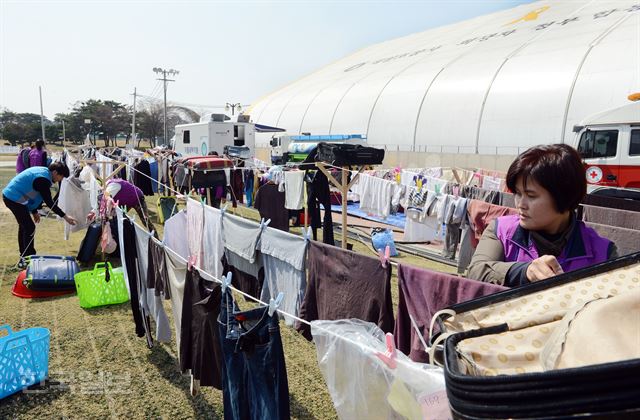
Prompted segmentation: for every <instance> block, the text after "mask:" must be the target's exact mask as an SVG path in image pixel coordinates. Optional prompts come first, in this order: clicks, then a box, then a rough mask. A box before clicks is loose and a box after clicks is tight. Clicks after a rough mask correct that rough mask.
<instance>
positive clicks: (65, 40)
mask: <svg viewBox="0 0 640 420" xmlns="http://www.w3.org/2000/svg"><path fill="white" fill-rule="evenodd" d="M530 2H531V1H528V0H527V1H524V0H520V1H518V0H494V1H484V0H466V1H455V0H450V1H116V0H111V1H88V0H75V1H70V0H68V1H55V0H53V1H42V0H41V1H28V0H20V1H12V0H0V107H3V108H8V109H11V110H13V111H17V112H35V113H37V112H39V101H38V86H39V85H42V89H43V101H44V113H45V115H47V116H49V117H51V118H52V117H53V116H54V114H55V113H57V112H67V111H68V110H69V109H70V107H71V106H72V104H73V103H74V102H75V101H77V100H86V99H89V98H96V99H112V100H116V101H119V102H123V103H129V104H130V103H132V96H131V95H130V93H132V92H133V88H134V87H136V88H137V90H138V93H141V94H143V95H147V96H153V97H156V98H160V99H161V98H162V91H161V89H160V86H159V84H158V82H157V81H156V75H155V74H154V73H153V71H152V69H153V68H154V67H164V68H167V69H169V68H174V69H177V70H180V74H179V75H178V76H176V77H175V79H176V82H173V83H170V84H169V87H168V94H167V95H168V100H169V101H175V102H177V103H183V104H193V106H192V107H193V108H194V109H196V110H199V111H204V108H203V107H200V106H198V105H208V106H211V105H218V104H224V103H226V102H232V103H235V102H240V103H242V104H250V103H251V102H252V101H255V100H256V99H258V98H260V97H261V96H263V95H265V94H267V93H269V92H271V91H274V90H275V89H277V88H279V87H281V86H284V85H286V84H287V83H289V82H292V81H294V80H296V79H299V78H300V77H303V76H305V75H307V74H309V73H311V72H313V71H315V70H317V69H319V68H320V67H322V66H324V65H326V64H328V63H330V62H332V61H334V60H336V59H338V58H341V57H344V56H346V55H349V54H350V53H352V52H354V51H357V50H358V49H360V48H363V47H366V46H368V45H371V44H374V43H377V42H381V41H386V40H389V39H393V38H397V37H400V36H404V35H409V34H412V33H416V32H421V31H424V30H427V29H430V28H434V27H438V26H442V25H446V24H449V23H454V22H459V21H463V20H465V19H469V18H472V17H475V16H480V15H484V14H488V13H492V12H496V11H499V10H504V9H509V8H512V7H515V6H517V5H520V4H523V3H530Z"/></svg>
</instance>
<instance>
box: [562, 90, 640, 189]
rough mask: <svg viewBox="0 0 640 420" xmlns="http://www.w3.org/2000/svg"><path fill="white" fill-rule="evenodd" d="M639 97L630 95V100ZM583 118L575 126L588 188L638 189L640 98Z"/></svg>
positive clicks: (639, 169) (639, 181)
mask: <svg viewBox="0 0 640 420" xmlns="http://www.w3.org/2000/svg"><path fill="white" fill-rule="evenodd" d="M635 98H638V99H640V95H638V94H636V95H631V96H629V99H632V100H634V99H635ZM638 99H635V102H633V103H631V104H628V105H625V106H622V107H619V108H614V109H611V110H608V111H604V112H601V113H598V114H596V115H592V116H591V117H589V118H586V119H585V120H584V121H583V122H582V123H581V124H580V125H578V126H575V127H574V132H576V133H577V134H576V140H575V147H576V149H578V151H579V152H580V154H581V155H582V157H583V158H584V162H585V175H586V177H587V182H588V184H589V187H590V188H589V190H593V189H594V188H595V187H621V188H640V101H639V100H638Z"/></svg>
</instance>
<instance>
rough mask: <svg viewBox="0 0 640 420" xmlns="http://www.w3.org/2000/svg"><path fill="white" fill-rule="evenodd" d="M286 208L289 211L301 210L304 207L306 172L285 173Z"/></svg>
mask: <svg viewBox="0 0 640 420" xmlns="http://www.w3.org/2000/svg"><path fill="white" fill-rule="evenodd" d="M284 193H285V204H284V207H285V208H286V209H288V210H300V209H301V208H303V207H304V171H285V173H284Z"/></svg>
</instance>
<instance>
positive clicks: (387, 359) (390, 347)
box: [375, 333, 398, 369]
mask: <svg viewBox="0 0 640 420" xmlns="http://www.w3.org/2000/svg"><path fill="white" fill-rule="evenodd" d="M385 341H386V343H387V351H386V352H384V353H380V352H376V353H375V355H376V357H377V358H378V359H380V360H382V361H383V362H384V364H385V365H387V366H388V367H389V369H395V368H396V367H397V366H398V363H397V362H396V357H397V356H398V352H397V350H396V343H395V341H394V340H393V334H391V333H387V334H386V335H385Z"/></svg>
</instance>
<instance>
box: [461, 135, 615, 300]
mask: <svg viewBox="0 0 640 420" xmlns="http://www.w3.org/2000/svg"><path fill="white" fill-rule="evenodd" d="M506 181H507V187H508V188H509V189H510V190H511V191H512V192H513V193H514V194H515V203H516V209H517V210H518V214H516V215H511V216H503V217H499V218H497V219H496V220H494V221H493V222H491V223H490V224H489V226H487V228H486V229H485V231H484V233H483V235H482V238H481V239H480V242H479V244H478V247H477V248H476V252H475V254H474V256H473V258H472V260H471V264H470V265H469V271H468V273H467V275H468V277H469V278H473V279H477V280H481V281H486V282H490V283H497V284H503V285H505V286H509V287H514V286H521V285H524V284H527V283H530V282H536V281H540V280H544V279H547V278H549V277H553V276H555V275H558V274H561V273H564V272H568V271H573V270H577V269H579V268H584V267H587V266H590V265H594V264H598V263H601V262H603V261H606V260H607V259H611V258H614V257H615V256H616V247H615V245H614V243H613V242H611V241H610V240H608V239H606V238H603V237H601V236H599V235H598V234H597V233H596V232H595V231H594V230H593V229H591V228H589V227H587V226H586V225H585V224H584V223H583V222H582V221H580V220H577V218H576V214H575V209H576V208H577V207H578V205H579V204H580V202H581V201H582V199H583V198H584V196H585V194H586V192H587V182H586V178H585V173H584V165H583V163H582V159H581V158H580V155H579V154H578V152H577V151H576V150H575V149H573V148H572V147H571V146H567V145H565V144H552V145H546V146H536V147H532V148H530V149H528V150H527V151H525V152H524V153H522V154H521V155H519V156H518V157H517V158H516V160H515V161H514V162H513V163H512V164H511V166H510V167H509V171H508V172H507V177H506Z"/></svg>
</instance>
